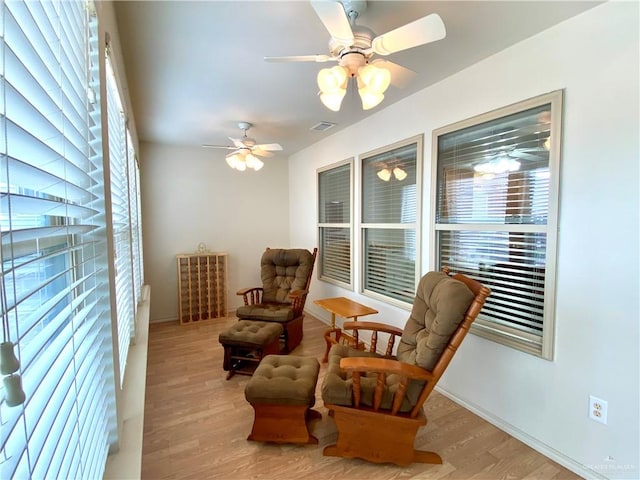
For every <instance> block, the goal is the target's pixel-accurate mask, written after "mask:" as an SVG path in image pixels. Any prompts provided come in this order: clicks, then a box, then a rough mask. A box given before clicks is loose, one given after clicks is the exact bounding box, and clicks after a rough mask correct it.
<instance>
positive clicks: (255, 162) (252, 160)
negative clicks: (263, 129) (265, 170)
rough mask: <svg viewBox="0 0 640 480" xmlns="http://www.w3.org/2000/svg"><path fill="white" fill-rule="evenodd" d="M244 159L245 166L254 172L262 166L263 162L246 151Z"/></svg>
mask: <svg viewBox="0 0 640 480" xmlns="http://www.w3.org/2000/svg"><path fill="white" fill-rule="evenodd" d="M244 160H245V164H246V166H247V168H251V169H253V170H255V171H256V172H257V171H258V170H260V169H261V168H262V167H264V162H263V161H262V160H260V159H259V158H258V157H256V156H255V155H251V154H250V153H247V155H246V156H245V157H244Z"/></svg>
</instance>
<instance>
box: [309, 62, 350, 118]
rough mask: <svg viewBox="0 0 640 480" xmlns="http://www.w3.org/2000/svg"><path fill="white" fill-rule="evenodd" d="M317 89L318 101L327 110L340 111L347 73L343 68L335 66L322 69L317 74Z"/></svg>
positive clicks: (347, 77) (345, 92)
mask: <svg viewBox="0 0 640 480" xmlns="http://www.w3.org/2000/svg"><path fill="white" fill-rule="evenodd" d="M317 80H318V87H319V88H320V101H321V102H322V103H323V104H324V106H325V107H327V108H328V109H329V110H332V111H334V112H337V111H338V110H340V105H341V104H342V99H343V98H344V96H345V95H346V94H347V81H348V80H349V76H348V71H347V69H346V68H345V67H341V66H340V65H336V66H335V67H331V68H323V69H322V70H320V71H319V72H318V78H317Z"/></svg>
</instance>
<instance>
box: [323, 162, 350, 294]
mask: <svg viewBox="0 0 640 480" xmlns="http://www.w3.org/2000/svg"><path fill="white" fill-rule="evenodd" d="M351 165H352V162H351V161H349V162H347V163H344V164H341V165H338V166H334V167H330V168H328V169H325V170H321V171H319V172H318V229H319V236H320V241H319V245H320V261H319V264H320V265H319V272H320V279H322V280H328V281H335V282H336V283H338V284H342V285H343V286H346V287H351V285H352V271H351V264H352V263H351V236H352V235H351Z"/></svg>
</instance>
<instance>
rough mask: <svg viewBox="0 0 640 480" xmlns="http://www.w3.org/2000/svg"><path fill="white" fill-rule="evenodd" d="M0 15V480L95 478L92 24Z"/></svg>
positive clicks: (52, 16) (17, 7)
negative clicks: (2, 366)
mask: <svg viewBox="0 0 640 480" xmlns="http://www.w3.org/2000/svg"><path fill="white" fill-rule="evenodd" d="M1 8H2V15H3V20H4V21H3V24H2V25H3V26H2V44H1V48H2V51H3V55H2V63H1V64H0V65H1V67H0V69H1V73H2V77H1V78H0V82H1V88H2V95H1V96H0V98H2V100H0V102H2V103H1V104H0V109H1V114H2V117H1V121H2V123H1V124H0V128H2V135H0V137H1V139H2V140H1V153H0V154H1V155H2V157H1V158H2V169H1V170H2V171H1V172H0V190H1V191H2V206H1V210H0V228H1V231H2V290H3V296H4V297H5V302H3V305H2V313H3V316H4V317H5V318H6V319H7V320H8V324H9V338H10V339H11V341H13V342H14V343H16V344H17V346H16V353H17V355H18V357H19V360H20V364H21V366H20V370H19V374H20V375H21V377H22V385H23V389H24V391H25V394H26V400H25V402H24V403H23V404H21V405H18V406H15V407H9V406H8V405H7V403H6V402H5V401H3V402H2V403H1V404H0V422H1V423H2V431H1V432H2V433H1V437H0V442H1V443H0V446H1V448H2V450H1V456H0V477H1V478H97V477H100V476H101V475H102V472H103V469H104V464H105V460H106V456H107V451H108V448H109V444H110V443H112V442H114V441H115V440H116V435H117V432H116V419H115V412H114V409H113V403H114V396H115V390H114V382H113V375H110V374H109V372H113V355H112V344H111V317H110V311H109V291H108V278H107V255H106V253H105V252H106V250H107V249H106V239H105V235H104V231H105V223H104V210H105V203H104V202H105V198H104V190H103V184H104V180H103V168H102V143H101V129H100V103H99V101H98V99H97V96H98V95H99V92H100V88H99V85H98V82H99V80H98V78H97V75H98V58H97V51H96V45H97V22H96V18H95V16H92V15H91V14H90V13H89V11H90V9H89V8H87V4H86V3H85V2H67V1H64V2H63V1H60V2H43V3H39V2H32V1H26V2H22V1H11V2H3V3H2V5H1ZM105 287H106V288H105ZM4 393H5V392H2V397H3V398H4ZM109 405H111V408H110V407H109Z"/></svg>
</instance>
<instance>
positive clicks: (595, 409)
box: [589, 395, 608, 425]
mask: <svg viewBox="0 0 640 480" xmlns="http://www.w3.org/2000/svg"><path fill="white" fill-rule="evenodd" d="M607 405H608V404H607V401H606V400H602V399H601V398H598V397H594V396H593V395H589V418H590V419H591V420H595V421H596V422H600V423H604V424H605V425H606V424H607Z"/></svg>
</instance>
